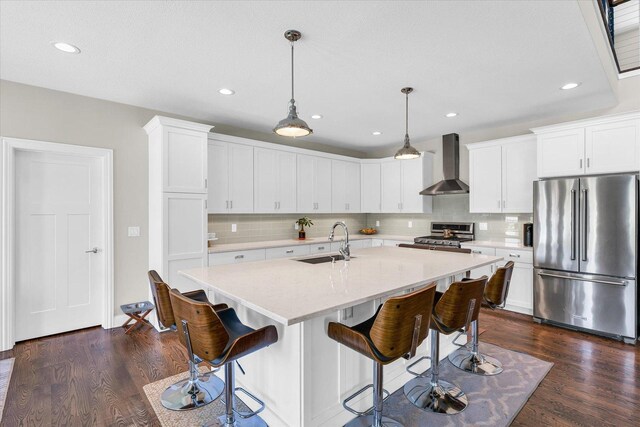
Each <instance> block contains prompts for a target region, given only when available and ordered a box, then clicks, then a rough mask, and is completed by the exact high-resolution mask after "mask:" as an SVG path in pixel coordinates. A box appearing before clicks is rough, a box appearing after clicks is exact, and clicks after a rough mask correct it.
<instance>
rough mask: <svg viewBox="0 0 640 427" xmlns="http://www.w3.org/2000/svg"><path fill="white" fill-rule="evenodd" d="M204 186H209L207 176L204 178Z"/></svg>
mask: <svg viewBox="0 0 640 427" xmlns="http://www.w3.org/2000/svg"><path fill="white" fill-rule="evenodd" d="M204 188H209V182H208V180H207V178H205V179H204Z"/></svg>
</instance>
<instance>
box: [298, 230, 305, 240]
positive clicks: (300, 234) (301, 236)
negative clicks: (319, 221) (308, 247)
mask: <svg viewBox="0 0 640 427" xmlns="http://www.w3.org/2000/svg"><path fill="white" fill-rule="evenodd" d="M306 238H307V232H306V231H298V239H300V240H304V239H306Z"/></svg>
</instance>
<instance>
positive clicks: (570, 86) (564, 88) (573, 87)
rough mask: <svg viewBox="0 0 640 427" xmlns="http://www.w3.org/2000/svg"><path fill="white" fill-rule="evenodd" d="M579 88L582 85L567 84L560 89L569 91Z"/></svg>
mask: <svg viewBox="0 0 640 427" xmlns="http://www.w3.org/2000/svg"><path fill="white" fill-rule="evenodd" d="M578 86H580V83H567V84H566V85H564V86H562V87H561V88H560V89H562V90H569V89H575V88H577V87H578Z"/></svg>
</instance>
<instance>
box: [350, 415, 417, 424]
mask: <svg viewBox="0 0 640 427" xmlns="http://www.w3.org/2000/svg"><path fill="white" fill-rule="evenodd" d="M344 427H404V426H403V425H402V424H400V423H399V422H398V421H396V420H394V419H392V418H388V417H382V423H381V424H380V425H379V426H376V425H374V423H373V415H363V416H360V417H358V418H355V419H353V420H351V421H349V422H348V423H347V424H345V425H344Z"/></svg>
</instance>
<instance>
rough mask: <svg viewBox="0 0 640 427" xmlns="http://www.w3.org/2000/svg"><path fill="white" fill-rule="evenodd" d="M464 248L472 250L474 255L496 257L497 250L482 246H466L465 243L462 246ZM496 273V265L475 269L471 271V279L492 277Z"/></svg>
mask: <svg viewBox="0 0 640 427" xmlns="http://www.w3.org/2000/svg"><path fill="white" fill-rule="evenodd" d="M461 246H462V247H463V248H468V249H471V253H472V254H480V255H488V256H495V255H496V249H495V248H487V247H480V246H466V245H465V244H464V243H462V245H461ZM494 271H495V264H490V265H485V266H484V267H480V268H475V269H473V270H471V278H473V279H477V278H479V277H482V276H487V277H491V276H492V275H493V273H494Z"/></svg>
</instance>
